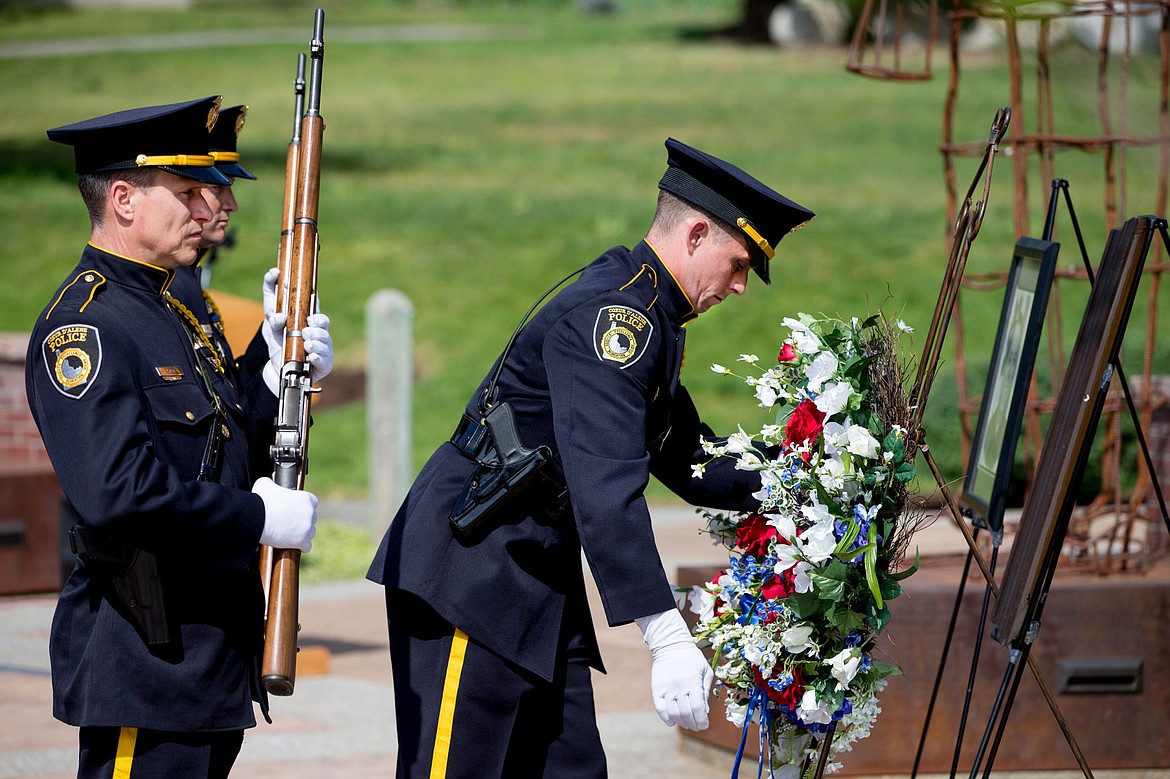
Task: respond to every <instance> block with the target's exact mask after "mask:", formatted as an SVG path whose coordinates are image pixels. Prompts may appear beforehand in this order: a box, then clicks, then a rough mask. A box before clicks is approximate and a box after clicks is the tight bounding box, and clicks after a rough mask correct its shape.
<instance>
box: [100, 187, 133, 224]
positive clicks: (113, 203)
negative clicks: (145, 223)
mask: <svg viewBox="0 0 1170 779" xmlns="http://www.w3.org/2000/svg"><path fill="white" fill-rule="evenodd" d="M137 192H138V187H136V186H135V185H134V184H131V183H130V182H129V181H125V180H124V179H115V180H114V181H112V182H110V189H109V198H108V200H107V202H108V203H109V207H110V211H111V212H112V214H113V216H114V217H116V218H117V219H118V221H119V222H130V221H133V220H134V209H135V205H136V203H135V198H134V195H135V194H136V193H137Z"/></svg>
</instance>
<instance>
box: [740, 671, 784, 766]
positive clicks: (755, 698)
mask: <svg viewBox="0 0 1170 779" xmlns="http://www.w3.org/2000/svg"><path fill="white" fill-rule="evenodd" d="M756 706H759V707H760V761H759V766H758V768H757V770H756V779H763V776H764V757H765V755H766V756H767V759H768V775H769V776H770V777H772V779H775V778H776V772H775V769H773V768H772V728H773V724H772V712H771V711H769V710H768V694H767V691H766V690H765V689H764V688H763V686H762V685H759V684H757V685H756V688H755V689H754V690H752V694H751V697H750V698H748V705H747V712H746V713H745V714H744V717H743V732H742V733H741V734H740V737H739V749H738V750H736V753H735V764H734V765H732V767H731V779H738V777H739V764H740V762H741V761H742V760H743V750H744V748H745V747H746V746H747V736H748V728H750V727H751V725H752V714H753V713H755V710H756Z"/></svg>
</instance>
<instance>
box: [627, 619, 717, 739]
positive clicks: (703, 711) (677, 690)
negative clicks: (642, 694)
mask: <svg viewBox="0 0 1170 779" xmlns="http://www.w3.org/2000/svg"><path fill="white" fill-rule="evenodd" d="M634 621H635V622H636V623H637V624H638V627H639V628H640V629H641V631H642V640H643V641H644V642H646V646H648V647H649V648H650V656H651V658H653V665H652V666H651V667H650V693H651V695H652V696H653V698H654V709H655V710H656V711H657V712H658V716H659V717H660V718H661V719H662V721H663V722H665V723H666V724H667V725H671V726H674V725H679V726H681V727H684V728H686V729H687V730H706V728H707V699H708V697H709V696H710V694H711V684H712V682H714V680H715V675H714V674H713V673H712V672H711V666H710V665H709V664H708V663H707V658H706V657H704V656H703V653H702V651H701V650H700V649H699V648H698V647H697V646H695V641H694V639H693V638H692V637H691V631H690V630H689V629H688V628H687V623H686V621H684V620H683V617H682V614H680V613H679V611H678V609H670V610H668V611H664V612H662V613H661V614H654V615H651V616H649V617H641V618H639V619H637V620H634Z"/></svg>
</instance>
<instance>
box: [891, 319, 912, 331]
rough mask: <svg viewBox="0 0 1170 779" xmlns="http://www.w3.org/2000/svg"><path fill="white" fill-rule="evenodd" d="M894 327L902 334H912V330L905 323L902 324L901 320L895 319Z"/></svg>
mask: <svg viewBox="0 0 1170 779" xmlns="http://www.w3.org/2000/svg"><path fill="white" fill-rule="evenodd" d="M894 325H895V326H896V327H897V328H898V329H899V330H901V331H902V332H903V333H913V332H914V328H913V327H911V326H910V325H908V324H906V323H905V322H903V321H902V320H901V319H895V320H894Z"/></svg>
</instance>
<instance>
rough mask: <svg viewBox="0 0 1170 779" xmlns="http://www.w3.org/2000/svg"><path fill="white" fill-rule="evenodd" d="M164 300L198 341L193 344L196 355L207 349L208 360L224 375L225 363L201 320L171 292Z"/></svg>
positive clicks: (164, 296)
mask: <svg viewBox="0 0 1170 779" xmlns="http://www.w3.org/2000/svg"><path fill="white" fill-rule="evenodd" d="M163 298H164V299H165V300H166V302H167V305H168V306H170V307H171V310H173V311H174V312H175V313H176V314H178V315H179V319H181V320H182V321H183V325H184V326H185V327H186V328H187V331H188V332H189V333H191V335H192V336H194V339H193V340H196V341H197V343H193V344H192V345H193V346H194V347H195V352H196V354H197V355H198V352H199V350H200V349H201V348H202V349H206V350H207V359H208V360H210V361H211V364H212V365H213V366H214V367H215V370H216V371H217V372H218V373H219V374H220V375H223V373H224V370H223V362H222V361H221V360H220V359H219V353H218V352H217V351H216V349H215V347H214V346H212V344H211V339H210V338H208V337H207V333H205V332H203V325H201V324H199V320H198V319H196V318H195V315H194V314H192V313H191V309H189V308H187V307H186V306H184V305H183V304H182V303H180V302H179V301H178V300H177V299H176V298H175V297H174V296H173V295H172V294H171V293H169V292H164V293H163Z"/></svg>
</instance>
